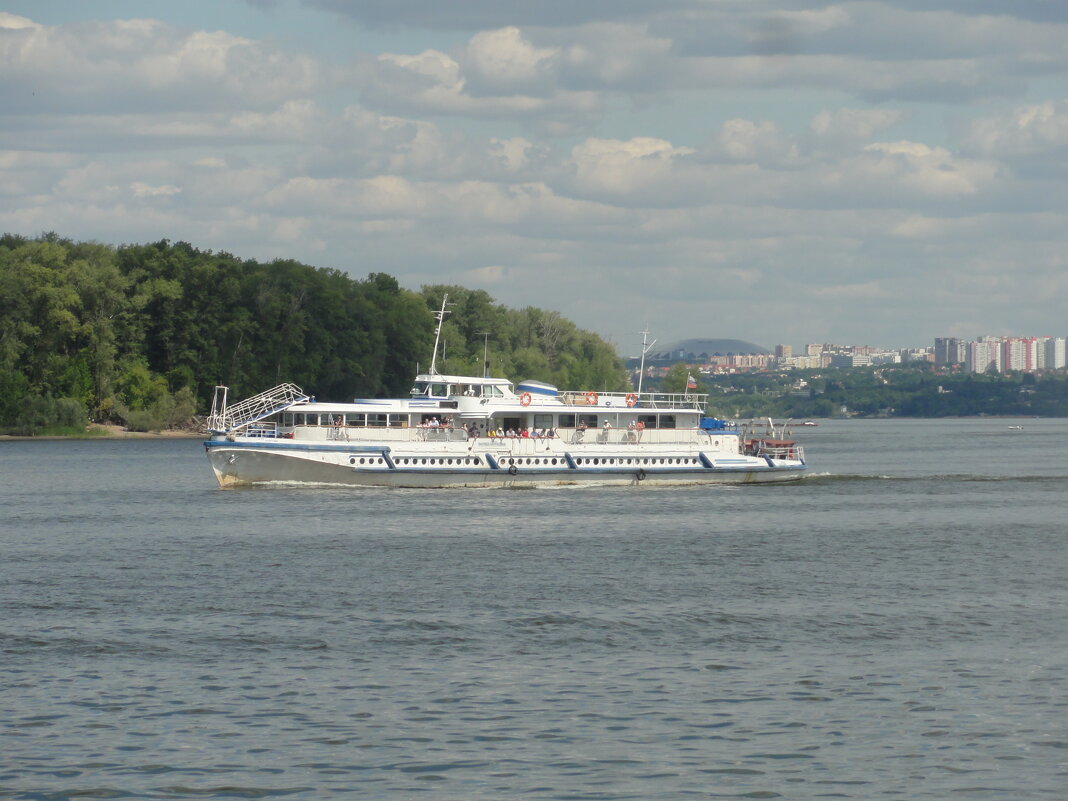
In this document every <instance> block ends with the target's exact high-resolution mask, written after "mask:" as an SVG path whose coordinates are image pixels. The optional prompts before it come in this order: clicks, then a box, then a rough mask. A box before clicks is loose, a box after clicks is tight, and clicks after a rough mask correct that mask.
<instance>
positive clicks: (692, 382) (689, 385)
mask: <svg viewBox="0 0 1068 801" xmlns="http://www.w3.org/2000/svg"><path fill="white" fill-rule="evenodd" d="M686 389H697V380H696V379H695V378H694V377H693V373H687V374H686Z"/></svg>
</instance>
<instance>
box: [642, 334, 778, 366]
mask: <svg viewBox="0 0 1068 801" xmlns="http://www.w3.org/2000/svg"><path fill="white" fill-rule="evenodd" d="M728 353H732V354H743V353H771V351H770V350H768V349H767V348H764V347H761V346H760V345H754V344H753V343H752V342H746V341H744V340H741V339H683V340H681V341H679V342H673V343H671V344H670V345H667V346H665V347H663V348H657V349H656V350H654V351H650V353H649V356H648V357H647V358H646V362H649V361H653V362H677V361H700V360H701V359H703V358H707V357H709V356H717V355H718V356H726V355H727V354H728Z"/></svg>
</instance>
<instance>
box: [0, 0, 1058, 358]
mask: <svg viewBox="0 0 1068 801" xmlns="http://www.w3.org/2000/svg"><path fill="white" fill-rule="evenodd" d="M0 231H3V232H10V233H17V234H23V235H27V236H35V235H37V234H40V233H43V232H47V231H55V232H57V233H59V234H60V235H61V236H64V237H69V238H72V239H75V240H94V241H99V242H105V243H109V244H113V245H122V244H131V243H144V242H154V241H158V240H160V239H169V240H172V241H182V240H184V241H187V242H190V243H191V244H193V245H194V246H196V247H198V248H201V249H204V250H213V251H227V252H229V253H232V254H234V255H236V256H239V257H242V258H251V259H257V260H260V261H271V260H273V259H296V260H298V261H301V262H303V263H306V264H311V265H314V266H316V267H327V268H333V269H338V270H342V271H344V272H346V273H348V274H350V275H352V276H353V277H354V278H363V277H365V276H366V275H368V274H369V273H372V272H385V273H389V274H391V275H394V276H396V277H397V279H398V280H399V281H400V283H401V285H402V286H405V287H408V288H411V289H418V288H419V287H421V286H423V285H426V284H442V283H446V284H460V285H463V286H467V287H470V288H477V289H484V290H485V291H487V292H488V293H489V294H490V295H492V296H493V297H494V298H495V299H496V300H497V301H498V302H499V303H503V304H505V305H507V306H510V307H513V308H522V307H525V306H537V307H541V308H545V309H552V310H556V311H559V312H560V313H561V314H563V315H564V316H565V317H568V318H569V319H571V320H573V321H574V322H575V323H577V324H578V325H579V326H580V327H582V328H586V329H589V330H592V331H595V332H597V333H598V334H600V335H602V336H603V337H605V338H606V339H608V340H609V341H610V342H612V343H613V344H614V345H615V346H616V347H617V348H618V349H619V351H620V353H621V354H623V355H634V354H636V353H638V352H639V350H640V343H641V337H642V335H641V334H640V333H639V332H640V331H643V330H649V331H650V332H651V334H650V337H651V338H653V337H655V338H656V339H657V341H658V343H659V344H661V345H664V344H667V343H669V342H671V341H674V340H679V339H683V338H690V337H701V338H735V339H742V340H747V341H750V342H754V343H757V344H760V345H763V346H765V347H772V346H774V345H775V344H779V343H782V344H790V345H793V346H795V347H799V346H801V345H803V344H805V343H810V342H813V343H816V342H819V343H824V342H827V343H838V344H867V345H876V346H884V347H922V346H928V345H931V344H932V342H933V339H934V337H938V336H956V337H961V338H965V339H971V338H974V337H976V336H979V335H988V334H989V335H1019V336H1026V335H1054V336H1064V335H1066V334H1068V321H1066V319H1065V313H1064V311H1065V308H1066V305H1068V304H1066V300H1068V269H1066V268H1068V2H1065V0H874V1H873V2H833V0H830V2H812V1H810V0H658V2H656V3H651V2H648V0H640V1H639V0H566V1H565V0H539V2H534V3H532V2H529V0H525V1H524V2H518V0H453V1H452V2H448V1H447V0H210V1H209V0H183V2H181V3H175V2H173V0H168V2H162V0H94V2H91V3H89V2H82V0H32V1H31V0H7V2H4V0H0Z"/></svg>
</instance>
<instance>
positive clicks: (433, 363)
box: [430, 292, 449, 376]
mask: <svg viewBox="0 0 1068 801" xmlns="http://www.w3.org/2000/svg"><path fill="white" fill-rule="evenodd" d="M448 299H449V293H448V292H446V293H445V296H444V297H443V298H442V299H441V310H440V311H436V312H434V319H436V320H437V321H438V328H437V330H436V331H435V332H434V355H433V356H431V357H430V375H431V376H434V375H437V363H438V342H439V341H440V340H441V324H442V323H443V322H445V315H446V314H448V312H447V311H446V310H445V307H446V306H447V305H448V303H447V301H448Z"/></svg>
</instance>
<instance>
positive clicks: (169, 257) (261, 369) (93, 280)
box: [0, 233, 628, 434]
mask: <svg viewBox="0 0 1068 801" xmlns="http://www.w3.org/2000/svg"><path fill="white" fill-rule="evenodd" d="M445 293H448V295H449V311H450V314H449V315H448V316H447V318H446V321H445V324H444V326H443V328H442V335H441V336H442V346H443V354H444V355H443V356H442V355H441V352H440V351H439V357H438V365H437V366H438V370H439V371H440V372H443V373H465V374H475V375H481V374H482V371H483V357H484V354H487V353H488V362H489V365H490V370H491V374H492V375H496V376H504V377H507V378H510V379H513V380H517V379H520V378H531V379H538V380H542V381H548V382H551V383H554V384H557V385H559V386H564V387H591V388H595V389H598V390H621V389H625V388H626V387H627V386H628V378H627V372H626V369H625V368H624V366H623V362H622V360H621V359H620V358H619V357H618V356H617V355H616V352H615V350H614V348H613V347H612V346H611V345H610V344H609V343H607V342H605V341H604V340H603V339H601V338H600V337H599V336H597V335H596V334H593V333H591V332H589V331H583V330H581V329H579V328H578V327H577V326H576V325H575V324H574V323H572V322H570V321H569V320H566V319H564V318H563V317H561V316H560V315H559V314H558V313H556V312H553V311H546V310H543V309H538V308H533V307H528V308H524V309H509V308H506V307H504V306H502V305H499V304H497V303H495V302H494V300H493V298H492V297H491V296H490V295H489V294H487V293H486V292H484V291H482V290H471V289H466V288H464V287H458V286H443V285H439V286H425V287H423V288H422V289H421V290H420V291H419V292H413V291H411V290H407V289H403V288H401V287H400V286H399V284H398V283H397V280H396V279H395V278H393V277H392V276H390V275H386V274H384V273H375V272H372V273H370V274H369V275H368V276H367V278H366V279H362V280H358V279H353V278H351V277H349V276H348V275H347V274H345V273H343V272H341V271H339V270H332V269H325V268H316V267H312V266H309V265H306V264H301V263H299V262H297V261H293V260H276V261H272V262H269V263H261V262H257V261H254V260H249V259H240V258H238V257H236V256H234V255H231V254H229V253H224V252H212V251H210V250H200V249H198V248H196V247H194V246H193V245H191V244H189V243H186V242H175V243H172V242H170V241H169V240H161V241H159V242H155V243H151V244H140V245H123V246H119V247H115V246H111V245H105V244H101V243H98V242H74V241H71V240H69V239H64V238H62V237H60V236H59V235H57V234H54V233H48V234H42V235H41V236H38V237H35V238H28V237H23V236H18V235H14V234H5V235H3V236H0V433H9V434H42V433H67V434H73V433H76V432H80V431H84V429H85V427H86V425H87V424H88V422H90V421H92V422H99V423H117V424H121V425H124V426H126V427H128V428H129V429H131V430H135V431H148V430H159V429H163V428H171V427H180V426H184V425H191V424H192V421H193V419H194V417H195V415H198V414H203V413H204V412H205V411H206V409H207V406H208V405H209V404H210V400H211V395H212V392H213V388H214V386H215V385H216V384H225V385H227V386H229V387H230V388H231V397H234V398H240V397H246V396H248V395H252V394H255V393H257V392H260V391H263V390H265V389H268V388H270V387H272V386H275V385H277V384H279V383H282V382H287V381H288V382H292V383H295V384H298V385H299V386H301V387H302V388H304V389H305V390H306V391H307V392H309V393H313V394H315V395H317V396H318V397H320V398H323V399H331V400H351V399H352V398H354V397H374V396H379V395H405V394H407V391H408V389H409V388H410V386H411V381H412V378H413V377H414V375H415V373H416V369H417V365H421V366H422V368H423V369H424V370H425V369H426V368H427V367H429V364H430V357H431V349H432V347H433V341H434V326H435V317H434V311H435V310H437V309H438V308H440V305H441V301H442V297H443V295H444V294H445Z"/></svg>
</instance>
